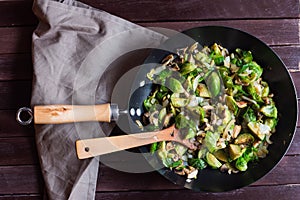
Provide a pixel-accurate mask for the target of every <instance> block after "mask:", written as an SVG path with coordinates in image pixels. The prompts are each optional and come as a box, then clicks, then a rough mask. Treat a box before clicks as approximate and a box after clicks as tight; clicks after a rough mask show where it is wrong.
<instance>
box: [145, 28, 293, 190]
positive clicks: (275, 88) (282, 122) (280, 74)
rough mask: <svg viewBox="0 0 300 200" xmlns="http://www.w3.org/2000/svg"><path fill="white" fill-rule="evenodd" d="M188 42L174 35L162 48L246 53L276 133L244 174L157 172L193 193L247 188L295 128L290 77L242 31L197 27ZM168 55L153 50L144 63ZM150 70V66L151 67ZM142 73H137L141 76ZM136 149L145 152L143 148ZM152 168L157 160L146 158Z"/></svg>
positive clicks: (278, 153)
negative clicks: (189, 176) (270, 105)
mask: <svg viewBox="0 0 300 200" xmlns="http://www.w3.org/2000/svg"><path fill="white" fill-rule="evenodd" d="M183 33H184V34H186V35H187V36H189V37H190V39H187V38H182V36H180V35H179V36H178V37H177V36H175V37H172V38H171V39H169V40H168V41H167V42H166V43H165V44H164V47H163V49H171V50H174V51H175V49H176V48H182V47H185V46H188V45H190V44H192V43H194V42H195V41H197V42H198V43H199V44H200V45H203V46H204V45H212V44H213V43H218V44H220V45H221V46H223V47H225V48H227V49H228V50H229V51H233V50H234V49H236V48H241V49H245V50H250V51H251V52H252V53H253V57H254V59H255V60H256V61H257V62H258V63H259V64H260V65H261V66H263V67H264V73H263V79H264V80H266V81H267V82H268V83H269V85H270V88H271V92H272V93H274V100H275V102H276V105H277V108H278V112H279V122H278V125H277V127H276V133H275V134H273V136H272V137H271V140H272V141H273V144H272V145H270V146H269V154H268V155H267V157H266V158H264V159H261V160H259V162H254V163H250V164H249V166H248V170H247V171H246V172H240V173H237V174H230V175H229V174H227V173H222V172H220V171H219V170H213V169H204V170H202V171H199V173H198V176H197V179H195V180H193V181H191V182H190V183H188V182H186V177H183V176H179V175H177V174H175V173H174V172H172V171H171V170H169V169H167V168H162V169H160V170H158V172H159V173H160V174H162V175H163V176H164V177H165V178H167V179H169V180H170V181H172V182H173V183H175V184H178V185H182V186H184V187H186V188H189V189H192V190H195V191H209V192H223V191H229V190H234V189H237V188H241V187H244V186H247V185H249V184H251V183H253V182H255V181H257V180H258V179H260V178H261V177H263V176H265V175H266V174H267V173H269V172H270V171H271V170H272V169H273V168H274V167H275V166H276V165H277V164H278V163H279V162H280V160H281V159H282V157H283V156H284V155H285V153H286V152H287V150H288V148H289V146H290V144H291V142H292V139H293V136H294V132H295V128H296V123H297V112H298V108H297V97H296V92H295V87H294V84H293V81H292V79H291V76H290V74H289V72H288V70H287V68H286V67H285V65H284V63H283V62H282V61H281V59H280V58H279V57H278V56H277V55H276V53H275V52H274V51H273V50H272V49H271V48H270V47H268V46H267V45H266V44H264V43H263V42H262V41H260V40H259V39H257V38H255V37H254V36H252V35H250V34H248V33H245V32H243V31H240V30H237V29H233V28H228V27H220V26H206V27H197V28H192V29H189V30H186V31H184V32H183ZM168 54H169V52H167V51H165V50H154V51H152V52H151V54H150V55H149V57H148V58H147V59H146V61H145V63H160V62H161V60H162V59H163V58H164V57H165V56H167V55H168ZM153 67H154V66H153ZM143 73H144V72H141V74H143ZM140 150H141V151H142V152H144V153H146V152H148V151H149V150H148V148H147V147H142V148H140ZM147 159H148V161H149V163H150V164H152V166H153V167H156V166H155V164H153V163H157V162H154V161H155V160H156V159H157V158H156V157H152V158H147Z"/></svg>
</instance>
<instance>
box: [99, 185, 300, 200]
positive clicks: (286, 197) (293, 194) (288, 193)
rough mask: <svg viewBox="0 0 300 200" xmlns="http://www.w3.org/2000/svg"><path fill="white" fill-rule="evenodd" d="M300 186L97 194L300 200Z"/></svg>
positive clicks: (115, 198)
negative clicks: (215, 190)
mask: <svg viewBox="0 0 300 200" xmlns="http://www.w3.org/2000/svg"><path fill="white" fill-rule="evenodd" d="M299 190H300V185H282V186H264V187H246V188H243V189H238V190H234V191H231V192H223V193H206V192H193V191H190V190H175V191H133V192H119V193H116V192H106V193H96V199H99V200H100V199H106V200H124V199H130V200H140V199H143V200H153V199H155V200H160V199H161V200H166V199H205V200H210V199H222V200H232V199H243V200H253V199H280V200H292V199H300V193H299Z"/></svg>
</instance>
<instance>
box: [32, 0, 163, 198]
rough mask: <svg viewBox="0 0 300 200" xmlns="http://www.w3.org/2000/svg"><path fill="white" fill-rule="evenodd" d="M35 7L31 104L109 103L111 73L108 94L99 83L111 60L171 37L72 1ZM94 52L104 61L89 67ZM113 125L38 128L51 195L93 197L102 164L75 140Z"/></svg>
mask: <svg viewBox="0 0 300 200" xmlns="http://www.w3.org/2000/svg"><path fill="white" fill-rule="evenodd" d="M33 11H34V13H35V15H36V16H37V17H38V19H39V22H40V23H39V25H38V27H37V29H36V30H35V31H34V33H33V49H32V51H33V52H32V53H33V65H34V76H33V77H34V80H33V92H32V99H31V106H34V105H46V104H91V103H102V102H107V101H109V96H108V94H109V92H108V91H109V90H111V89H112V88H110V77H109V76H110V74H109V73H106V77H105V78H104V79H103V78H102V79H101V80H102V81H101V84H102V85H101V87H100V88H102V90H105V91H103V93H100V94H95V91H97V89H96V88H95V85H97V84H99V83H97V82H98V81H99V78H100V77H101V75H102V74H103V72H104V71H105V68H106V67H107V66H108V65H109V64H110V63H111V61H112V60H113V59H116V58H117V57H118V55H120V53H123V52H126V51H127V49H137V48H139V45H140V44H141V43H143V47H147V46H149V47H154V46H158V45H159V44H160V42H162V41H163V40H165V39H166V38H165V36H163V35H161V34H158V33H155V32H153V31H151V30H148V29H145V28H141V27H139V26H137V25H135V24H133V23H130V22H128V21H125V20H123V19H120V18H118V17H116V16H112V15H110V14H108V13H106V12H104V11H99V10H97V9H94V8H92V7H89V6H87V5H85V4H83V3H80V2H77V1H73V0H35V1H34V5H33ZM136 29H138V30H139V31H138V32H139V34H138V36H137V35H136V34H135V32H134V30H136ZM122 33H124V35H123V36H122ZM108 50H109V51H108ZM95 52H96V54H97V53H98V54H99V56H100V57H101V61H100V62H101V63H99V66H97V67H95V66H93V67H92V68H89V65H88V64H87V63H89V64H91V63H90V62H91V60H93V59H90V60H89V61H86V58H88V57H90V56H91V55H92V56H95ZM91 53H92V54H91ZM94 61H95V62H96V61H97V60H94ZM98 62H99V60H98ZM96 77H98V78H96ZM112 78H115V77H112ZM97 88H98V89H99V87H97ZM95 96H97V98H95ZM103 127H106V128H105V130H104V131H103ZM111 128H112V127H111V126H105V125H103V124H101V123H100V125H99V123H93V122H87V123H78V124H74V123H71V124H62V125H36V126H35V131H36V144H37V149H38V154H39V159H40V165H41V169H42V174H43V178H44V181H45V186H46V191H47V194H48V198H49V199H55V200H59V199H94V197H95V190H96V181H97V173H98V167H99V162H98V159H96V158H94V159H87V160H78V159H77V157H76V152H75V141H76V140H78V139H83V138H93V137H99V136H103V135H109V131H111ZM100 181H101V180H100Z"/></svg>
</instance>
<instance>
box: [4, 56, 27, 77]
mask: <svg viewBox="0 0 300 200" xmlns="http://www.w3.org/2000/svg"><path fill="white" fill-rule="evenodd" d="M31 79H32V61H31V54H30V53H26V54H0V81H6V80H31Z"/></svg>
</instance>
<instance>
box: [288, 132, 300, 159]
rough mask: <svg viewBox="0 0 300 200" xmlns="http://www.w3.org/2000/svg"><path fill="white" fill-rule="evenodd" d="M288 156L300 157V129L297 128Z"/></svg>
mask: <svg viewBox="0 0 300 200" xmlns="http://www.w3.org/2000/svg"><path fill="white" fill-rule="evenodd" d="M287 155H300V129H299V128H297V130H296V133H295V135H294V139H293V141H292V144H291V146H290V148H289V150H288V152H287Z"/></svg>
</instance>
